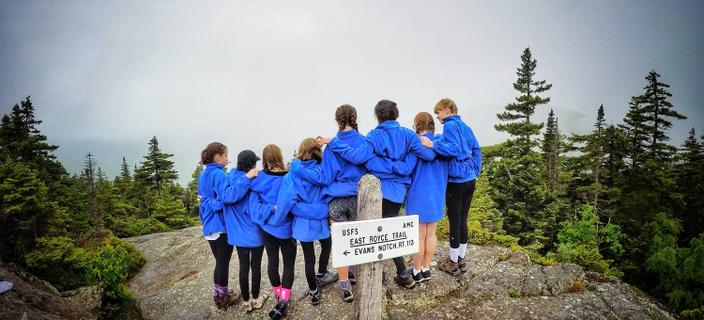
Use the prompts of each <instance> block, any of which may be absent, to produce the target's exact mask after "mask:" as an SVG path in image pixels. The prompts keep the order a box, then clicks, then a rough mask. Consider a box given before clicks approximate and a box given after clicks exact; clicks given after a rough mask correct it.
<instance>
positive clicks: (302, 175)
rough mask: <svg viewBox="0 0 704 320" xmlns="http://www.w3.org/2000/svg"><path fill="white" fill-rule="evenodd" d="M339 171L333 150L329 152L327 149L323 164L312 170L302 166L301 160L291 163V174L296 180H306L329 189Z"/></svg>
mask: <svg viewBox="0 0 704 320" xmlns="http://www.w3.org/2000/svg"><path fill="white" fill-rule="evenodd" d="M339 171H340V170H339V167H338V165H337V159H335V154H334V153H333V152H332V150H330V151H329V152H328V149H327V148H326V149H325V152H324V153H323V162H322V164H321V165H320V166H317V167H316V168H315V169H312V170H311V169H308V168H306V167H304V166H302V165H301V161H300V160H295V161H293V162H291V172H292V173H293V175H294V176H295V177H296V178H299V179H302V180H306V181H308V182H310V183H312V184H314V185H317V186H321V187H327V186H329V185H330V184H332V182H333V180H334V179H335V177H336V176H337V174H338V172H339Z"/></svg>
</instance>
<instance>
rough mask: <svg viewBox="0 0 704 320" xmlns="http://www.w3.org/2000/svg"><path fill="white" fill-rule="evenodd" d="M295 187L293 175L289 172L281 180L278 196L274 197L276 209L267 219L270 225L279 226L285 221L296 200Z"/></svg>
mask: <svg viewBox="0 0 704 320" xmlns="http://www.w3.org/2000/svg"><path fill="white" fill-rule="evenodd" d="M295 188H296V186H295V184H294V181H293V177H292V176H291V173H290V172H289V173H288V174H286V175H285V176H284V178H283V180H282V181H281V187H280V188H279V196H278V197H277V198H276V210H275V212H274V215H273V216H272V217H271V218H270V219H269V224H270V225H272V226H280V225H282V224H283V223H284V222H285V221H286V217H288V213H289V212H290V211H291V208H293V205H294V204H296V202H298V194H297V192H296V189H295Z"/></svg>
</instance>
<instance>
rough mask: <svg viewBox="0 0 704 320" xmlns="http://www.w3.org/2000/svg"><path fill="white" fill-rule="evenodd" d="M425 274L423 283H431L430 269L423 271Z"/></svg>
mask: <svg viewBox="0 0 704 320" xmlns="http://www.w3.org/2000/svg"><path fill="white" fill-rule="evenodd" d="M421 273H422V274H423V281H430V278H431V275H430V269H428V270H425V271H421Z"/></svg>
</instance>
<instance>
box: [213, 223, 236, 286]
mask: <svg viewBox="0 0 704 320" xmlns="http://www.w3.org/2000/svg"><path fill="white" fill-rule="evenodd" d="M208 244H210V251H212V252H213V256H215V270H214V271H213V283H215V284H217V285H220V286H223V287H227V278H228V277H229V271H230V258H232V246H231V245H230V244H229V243H227V234H225V233H221V234H220V236H219V237H218V238H217V239H215V240H208Z"/></svg>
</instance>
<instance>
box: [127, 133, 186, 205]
mask: <svg viewBox="0 0 704 320" xmlns="http://www.w3.org/2000/svg"><path fill="white" fill-rule="evenodd" d="M171 157H173V154H169V153H165V152H162V151H161V149H160V148H159V141H158V140H157V139H156V137H152V139H151V140H149V152H148V154H147V155H146V156H144V161H142V163H141V166H140V167H139V168H137V169H136V170H135V173H134V179H135V180H136V181H138V182H139V183H141V184H143V185H144V186H145V187H146V188H147V189H150V190H152V191H154V192H156V194H157V195H159V193H160V192H161V189H162V186H163V185H164V184H172V183H173V182H174V181H175V180H176V179H178V174H177V173H176V170H175V169H174V162H173V161H171V160H169V158H171Z"/></svg>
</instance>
